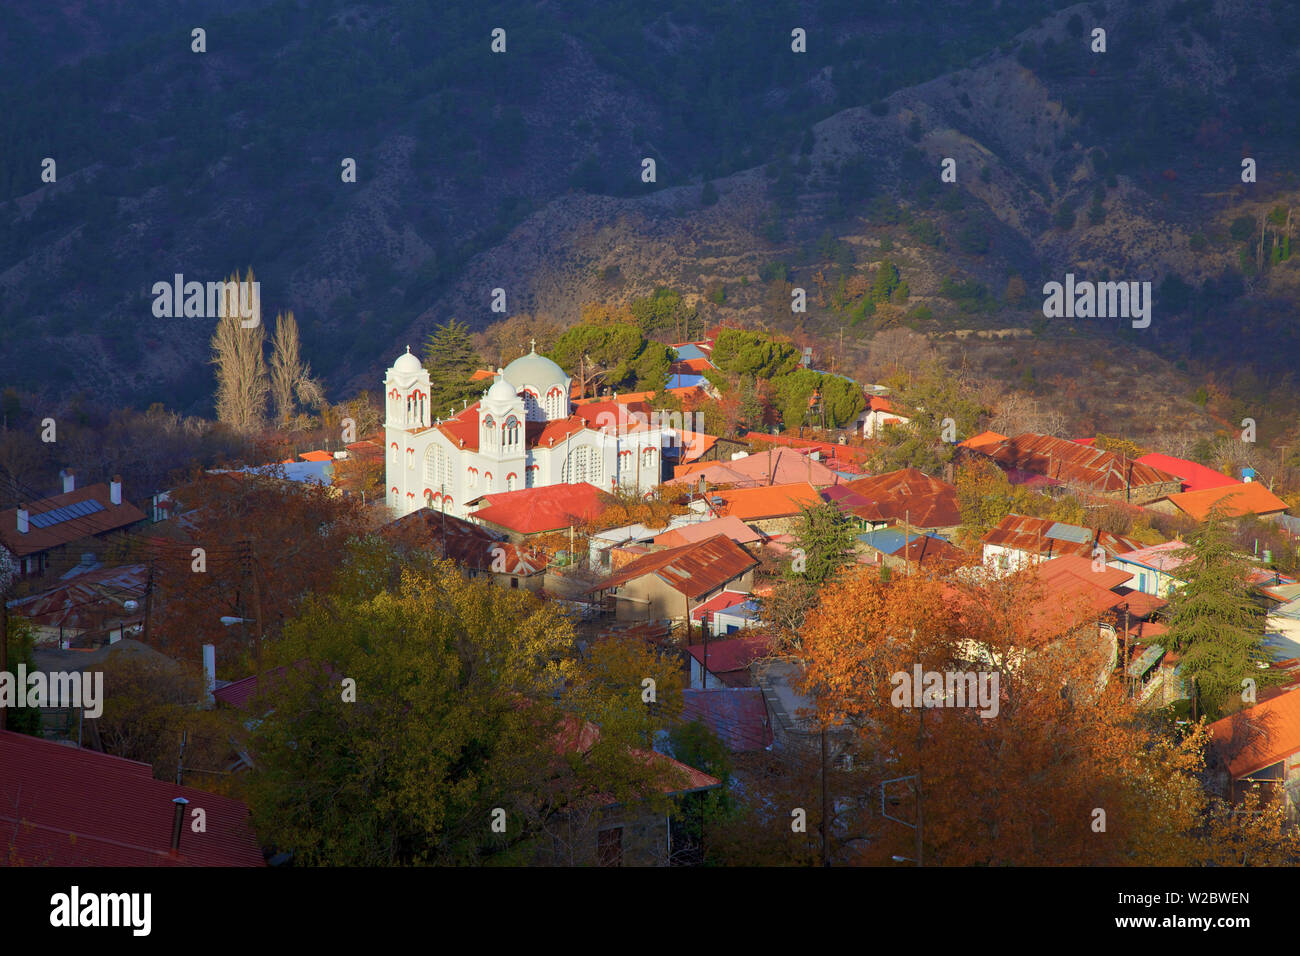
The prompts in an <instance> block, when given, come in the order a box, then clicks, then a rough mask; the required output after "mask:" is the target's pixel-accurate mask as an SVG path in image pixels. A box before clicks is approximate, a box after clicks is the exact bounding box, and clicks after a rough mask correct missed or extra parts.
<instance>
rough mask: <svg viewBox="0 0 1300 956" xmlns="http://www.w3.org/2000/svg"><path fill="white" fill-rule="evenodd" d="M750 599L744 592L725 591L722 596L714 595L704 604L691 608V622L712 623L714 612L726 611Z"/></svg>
mask: <svg viewBox="0 0 1300 956" xmlns="http://www.w3.org/2000/svg"><path fill="white" fill-rule="evenodd" d="M749 599H750V595H749V594H747V593H745V592H743V591H723V592H721V593H720V594H715V595H713V597H711V598H709V599H708V600H707V601H705V602H704V603H703V604H697V605H695V607H693V608H691V620H693V621H711V620H713V612H714V611H725V610H726V609H727V608H729V607H735V606H736V605H737V604H744V603H745V602H746V601H748V600H749Z"/></svg>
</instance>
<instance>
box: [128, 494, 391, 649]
mask: <svg viewBox="0 0 1300 956" xmlns="http://www.w3.org/2000/svg"><path fill="white" fill-rule="evenodd" d="M172 498H173V500H174V501H175V502H176V503H177V513H178V514H180V515H181V516H182V517H181V518H180V519H179V520H180V522H181V524H182V525H183V526H184V527H185V528H186V529H187V531H188V535H189V538H190V540H189V541H188V542H186V543H184V544H168V545H158V546H153V545H150V544H147V543H146V544H142V545H139V546H138V547H139V548H140V549H141V551H142V553H141V554H140V555H139V557H140V558H148V559H150V560H152V561H153V564H154V587H155V594H154V598H153V600H154V603H153V611H152V617H153V620H152V622H151V636H150V643H153V644H159V645H161V646H163V647H164V648H166V649H167V651H168V653H171V654H173V655H176V656H186V657H190V658H195V657H196V656H197V654H198V648H199V645H201V644H215V645H216V646H217V652H218V656H219V659H220V660H222V661H224V662H230V661H232V660H233V659H235V658H238V657H240V656H241V655H242V654H244V653H245V652H249V651H252V650H253V644H254V642H255V640H256V637H257V634H258V627H259V615H260V626H261V629H262V633H263V637H264V638H271V637H273V636H274V635H275V634H277V633H278V632H279V629H280V625H281V623H282V622H283V621H284V620H285V619H286V618H288V617H291V616H292V615H293V614H294V613H295V611H296V608H297V606H298V604H299V603H300V602H301V600H302V599H303V598H304V597H305V596H306V595H307V594H309V593H310V592H312V591H314V590H316V589H318V588H319V587H321V586H323V585H325V584H326V583H327V582H329V581H330V579H331V577H332V575H333V573H334V570H335V567H336V564H337V560H338V555H339V553H340V552H341V550H342V548H343V546H344V544H345V543H346V542H347V541H348V539H350V538H351V537H353V536H354V535H356V534H358V533H359V532H360V531H361V530H362V529H363V522H364V514H365V512H364V506H363V505H362V504H361V499H360V498H354V497H343V496H341V495H338V494H337V492H336V491H334V490H333V489H331V488H329V487H327V486H323V485H319V484H315V483H310V482H307V483H296V482H290V481H287V480H285V479H284V478H283V477H277V476H276V473H275V472H274V471H273V472H271V473H266V474H259V473H252V472H239V473H235V472H230V473H223V474H200V475H196V476H195V477H193V478H192V479H191V480H190V481H188V482H187V483H185V484H183V485H181V486H179V487H178V488H176V489H175V490H174V491H173V493H172ZM143 552H148V553H147V554H145V553H143ZM222 617H227V618H239V619H242V621H239V622H237V626H227V625H224V624H223V623H222V622H221V620H220V619H221V618H222Z"/></svg>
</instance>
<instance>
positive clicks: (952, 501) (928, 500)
mask: <svg viewBox="0 0 1300 956" xmlns="http://www.w3.org/2000/svg"><path fill="white" fill-rule="evenodd" d="M822 497H823V498H825V499H826V500H827V501H832V502H834V503H835V504H836V505H838V506H839V508H840V510H841V511H844V512H845V513H846V514H849V515H851V516H852V517H853V518H854V519H855V520H856V522H857V524H858V527H859V528H861V529H862V530H864V531H875V530H878V529H880V528H887V527H889V526H890V525H898V526H902V527H904V528H906V529H907V530H909V531H910V530H911V529H914V528H915V529H920V530H924V531H929V532H932V533H934V534H937V535H941V536H951V535H952V534H953V533H954V532H955V531H956V530H957V528H958V526H959V525H960V524H961V510H960V509H959V507H958V505H957V489H956V488H955V487H953V486H952V485H950V484H948V482H946V481H941V480H939V479H938V478H932V477H931V476H929V475H927V474H926V473H925V472H923V471H921V470H920V469H917V468H901V469H899V470H898V471H890V472H886V473H885V474H883V475H873V476H871V477H868V478H858V479H855V480H853V481H849V482H847V483H845V484H842V485H838V486H836V487H834V488H825V489H823V490H822Z"/></svg>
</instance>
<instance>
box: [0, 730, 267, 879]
mask: <svg viewBox="0 0 1300 956" xmlns="http://www.w3.org/2000/svg"><path fill="white" fill-rule="evenodd" d="M0 768H2V769H3V772H2V773H0V824H3V827H4V831H5V833H6V836H7V837H8V840H9V843H10V845H11V846H12V848H13V852H16V854H17V856H18V859H19V860H20V861H21V862H22V864H24V865H28V866H263V865H264V862H263V859H262V851H261V849H260V848H259V846H258V843H257V840H256V838H255V837H254V836H253V833H252V831H251V830H250V829H249V826H248V807H246V806H245V805H244V804H243V803H240V802H239V801H238V800H231V799H229V798H228V797H221V796H218V795H216V794H214V793H208V792H206V791H203V790H195V789H194V788H192V787H179V786H177V785H176V784H174V783H169V782H167V781H164V780H155V779H154V777H153V768H152V767H150V766H149V765H148V764H146V763H139V762H137V761H134V760H123V759H122V758H120V757H110V756H108V755H107V754H102V753H97V752H96V751H93V750H83V749H81V748H79V747H65V746H63V745H62V744H59V743H55V742H53V741H49V740H42V739H39V738H36V737H29V736H27V735H25V734H17V733H14V732H12V731H0ZM175 797H184V798H186V799H187V800H189V801H190V807H191V808H202V809H203V811H204V814H205V818H206V819H205V823H206V830H205V831H204V832H202V833H195V832H194V831H193V830H192V829H191V827H190V826H188V821H187V825H186V826H184V827H182V829H181V845H180V854H179V855H177V856H174V855H172V853H171V852H170V850H171V835H172V818H173V813H174V810H175V807H174V806H173V804H172V800H173V799H174V798H175Z"/></svg>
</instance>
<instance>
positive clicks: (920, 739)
mask: <svg viewBox="0 0 1300 956" xmlns="http://www.w3.org/2000/svg"><path fill="white" fill-rule="evenodd" d="M922 704H923V705H924V702H922ZM924 746H925V707H924V706H920V707H917V708H916V865H917V866H924V865H925V864H924V859H925V858H924V857H923V856H922V855H921V854H922V852H923V849H922V844H921V829H922V827H924V826H925V816H924V815H923V813H922V811H921V772H922V769H923V767H924V760H923V759H922V753H923V748H924Z"/></svg>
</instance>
